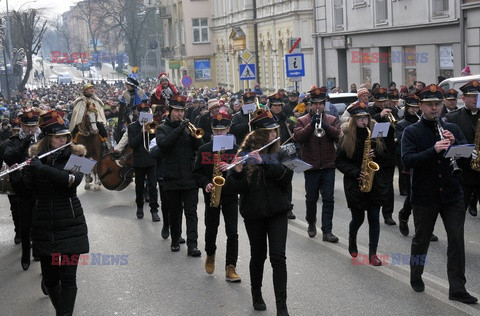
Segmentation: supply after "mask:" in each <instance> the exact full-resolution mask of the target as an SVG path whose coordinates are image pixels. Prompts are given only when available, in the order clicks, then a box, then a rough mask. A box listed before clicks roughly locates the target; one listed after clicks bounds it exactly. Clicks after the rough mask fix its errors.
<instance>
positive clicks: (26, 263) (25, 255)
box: [21, 245, 30, 271]
mask: <svg viewBox="0 0 480 316" xmlns="http://www.w3.org/2000/svg"><path fill="white" fill-rule="evenodd" d="M27 247H28V249H25V248H26V247H24V248H23V249H22V260H21V263H22V269H23V270H25V271H27V270H28V268H30V245H28V246H27Z"/></svg>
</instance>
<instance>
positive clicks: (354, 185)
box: [335, 128, 388, 210]
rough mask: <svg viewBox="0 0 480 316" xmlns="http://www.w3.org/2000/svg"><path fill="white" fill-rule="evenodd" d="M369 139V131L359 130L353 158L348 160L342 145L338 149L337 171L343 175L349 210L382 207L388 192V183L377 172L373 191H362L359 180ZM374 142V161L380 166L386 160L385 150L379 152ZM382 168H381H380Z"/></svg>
mask: <svg viewBox="0 0 480 316" xmlns="http://www.w3.org/2000/svg"><path fill="white" fill-rule="evenodd" d="M366 138H367V130H366V129H365V128H357V140H356V142H355V152H354V153H353V157H352V158H348V157H347V154H346V152H345V150H344V149H343V147H342V146H341V145H340V146H339V147H338V149H337V156H336V158H335V165H336V167H337V169H338V170H339V171H340V172H341V173H343V175H344V176H343V188H344V191H345V197H346V199H347V205H348V207H349V208H355V209H362V210H366V209H367V208H368V207H369V206H370V205H378V206H380V205H382V204H383V203H384V201H385V197H386V194H387V191H388V183H387V180H386V178H385V175H384V174H383V173H382V172H376V173H375V176H374V177H373V185H372V190H371V191H370V192H368V193H364V192H361V191H360V186H359V185H360V183H359V180H358V178H359V177H360V172H361V168H362V161H363V150H364V145H365V139H366ZM376 141H377V140H376V139H375V140H372V142H371V146H372V147H371V148H372V149H374V150H375V157H374V159H373V160H374V161H375V162H377V163H378V164H379V165H380V162H381V161H382V158H385V156H386V152H385V150H383V151H379V150H378V149H377V148H376V146H375V142H376ZM380 168H381V167H380Z"/></svg>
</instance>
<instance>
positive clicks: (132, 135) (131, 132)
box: [128, 121, 155, 168]
mask: <svg viewBox="0 0 480 316" xmlns="http://www.w3.org/2000/svg"><path fill="white" fill-rule="evenodd" d="M142 129H143V127H142V125H140V123H138V122H137V121H136V122H133V123H132V124H130V125H128V146H130V147H131V148H132V149H133V155H132V159H133V167H135V168H146V167H151V166H155V159H153V158H152V157H150V154H149V151H147V150H146V149H145V147H146V148H148V147H149V145H150V144H147V142H148V138H150V139H153V137H155V135H149V134H148V133H142ZM144 140H145V141H144Z"/></svg>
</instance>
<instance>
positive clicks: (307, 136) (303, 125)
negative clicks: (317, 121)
mask: <svg viewBox="0 0 480 316" xmlns="http://www.w3.org/2000/svg"><path fill="white" fill-rule="evenodd" d="M311 121H312V116H311V115H310V114H306V115H304V116H302V117H301V118H299V119H298V120H297V123H296V124H295V128H294V130H293V139H294V140H295V141H296V142H298V143H300V144H302V160H303V161H305V162H306V163H309V164H311V165H312V166H313V168H312V169H327V168H335V142H336V141H338V138H339V136H340V122H339V120H338V118H337V117H335V116H332V115H328V114H325V113H324V114H323V120H322V128H323V129H324V130H325V136H323V137H316V136H315V135H314V134H313V131H314V129H315V128H314V127H313V126H312V125H311V124H310V122H311Z"/></svg>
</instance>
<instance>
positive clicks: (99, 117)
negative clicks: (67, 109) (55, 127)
mask: <svg viewBox="0 0 480 316" xmlns="http://www.w3.org/2000/svg"><path fill="white" fill-rule="evenodd" d="M85 116H88V118H89V120H90V126H86V124H82V122H84V118H85ZM106 123H107V119H106V117H105V113H104V112H103V102H102V101H101V100H100V99H99V98H98V97H97V96H96V95H95V88H94V87H93V85H92V84H91V83H87V84H85V85H84V86H83V95H82V96H80V97H78V98H77V99H76V100H75V101H74V102H73V111H72V118H71V119H70V126H69V130H70V132H71V134H72V139H73V142H76V140H77V136H78V135H79V134H80V135H84V136H89V135H90V134H99V135H100V139H101V140H102V142H105V141H106V140H107V135H108V134H107V130H106V129H105V124H106Z"/></svg>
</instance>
